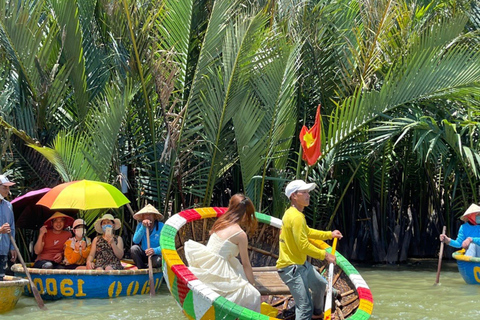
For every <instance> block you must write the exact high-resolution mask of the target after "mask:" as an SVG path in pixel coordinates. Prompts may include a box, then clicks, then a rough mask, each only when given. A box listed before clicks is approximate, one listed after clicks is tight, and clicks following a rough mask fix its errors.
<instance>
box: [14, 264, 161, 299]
mask: <svg viewBox="0 0 480 320" xmlns="http://www.w3.org/2000/svg"><path fill="white" fill-rule="evenodd" d="M31 265H32V264H29V265H27V269H28V271H29V273H30V276H31V277H32V281H33V283H35V285H36V286H37V289H38V291H39V292H40V293H41V296H42V298H43V299H45V300H58V299H62V298H74V299H102V298H116V297H123V296H133V295H137V294H148V293H150V282H149V276H148V269H138V270H111V271H104V270H65V269H37V268H30V267H29V266H31ZM12 270H13V271H14V272H15V275H16V276H19V277H26V274H25V271H24V269H23V267H22V265H21V264H15V265H13V266H12ZM153 278H154V283H155V290H158V289H159V288H160V285H161V282H162V278H163V272H162V269H160V268H154V269H153ZM27 282H28V281H27ZM31 290H32V289H31V288H30V285H28V286H27V287H25V290H24V294H25V295H27V296H33V294H32V291H31Z"/></svg>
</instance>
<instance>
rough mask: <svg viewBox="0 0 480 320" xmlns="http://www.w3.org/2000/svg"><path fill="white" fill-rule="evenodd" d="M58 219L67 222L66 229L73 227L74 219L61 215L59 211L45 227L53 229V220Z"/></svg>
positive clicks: (49, 219)
mask: <svg viewBox="0 0 480 320" xmlns="http://www.w3.org/2000/svg"><path fill="white" fill-rule="evenodd" d="M57 218H64V221H65V226H64V227H65V228H66V227H69V226H71V225H72V223H73V218H72V217H70V216H67V215H66V214H64V213H61V212H60V211H57V212H55V213H54V214H53V215H52V216H51V217H50V218H48V219H47V220H45V222H44V223H43V225H44V226H45V227H47V228H53V220H55V219H57Z"/></svg>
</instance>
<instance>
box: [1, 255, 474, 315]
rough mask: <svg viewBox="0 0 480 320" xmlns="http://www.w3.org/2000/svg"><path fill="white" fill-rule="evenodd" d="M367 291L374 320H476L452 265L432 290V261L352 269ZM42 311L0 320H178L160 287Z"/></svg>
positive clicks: (50, 304) (28, 302)
mask: <svg viewBox="0 0 480 320" xmlns="http://www.w3.org/2000/svg"><path fill="white" fill-rule="evenodd" d="M356 268H357V269H358V271H359V272H360V274H361V275H362V276H363V278H364V279H365V281H366V282H367V284H368V285H369V286H370V289H371V290H372V294H373V299H374V301H375V302H374V308H373V314H372V317H371V318H370V319H378V320H417V319H422V320H453V319H454V320H472V319H480V307H479V298H480V286H477V285H467V284H466V283H465V282H464V281H463V279H462V277H461V276H460V274H459V273H458V270H457V266H456V263H455V262H454V261H444V262H443V264H442V271H441V276H440V285H438V286H435V285H434V283H435V278H436V272H437V264H436V261H433V260H430V261H428V260H421V261H420V260H416V261H412V262H410V263H408V264H405V265H400V266H386V265H379V266H358V265H357V266H356ZM46 306H47V308H48V310H47V311H42V310H40V309H38V307H37V305H36V302H35V299H33V298H29V297H22V298H20V300H19V301H18V304H17V307H16V308H15V309H14V310H13V311H11V312H8V313H6V314H3V315H0V319H2V320H3V319H12V320H14V319H22V320H24V319H26V318H27V317H28V319H35V320H53V319H69V320H70V319H82V320H96V319H138V320H141V319H162V320H183V319H186V317H184V316H183V314H182V313H181V312H180V309H179V307H178V306H177V303H176V302H175V300H174V299H173V298H172V297H171V296H170V294H169V292H168V289H167V287H166V285H164V284H163V285H162V287H161V288H160V290H159V291H158V292H157V295H156V296H155V297H153V298H150V296H149V295H137V296H132V297H124V298H115V299H97V300H75V299H63V300H58V301H46Z"/></svg>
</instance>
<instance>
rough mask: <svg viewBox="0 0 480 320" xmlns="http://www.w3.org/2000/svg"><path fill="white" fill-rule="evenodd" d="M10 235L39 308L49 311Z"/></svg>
mask: <svg viewBox="0 0 480 320" xmlns="http://www.w3.org/2000/svg"><path fill="white" fill-rule="evenodd" d="M8 235H9V236H10V241H11V242H12V244H13V246H14V247H15V251H17V256H18V260H20V263H21V264H22V267H23V270H25V274H26V275H27V278H28V281H30V287H31V288H32V292H33V296H34V297H35V300H36V301H37V304H38V307H39V308H40V309H42V310H47V307H45V304H44V303H43V300H42V297H41V296H40V293H39V292H38V289H37V287H36V286H35V283H33V280H32V277H31V276H30V272H28V269H27V266H26V265H25V261H23V258H22V254H21V253H20V250H18V247H17V244H16V243H15V239H13V237H12V234H11V233H9V234H8Z"/></svg>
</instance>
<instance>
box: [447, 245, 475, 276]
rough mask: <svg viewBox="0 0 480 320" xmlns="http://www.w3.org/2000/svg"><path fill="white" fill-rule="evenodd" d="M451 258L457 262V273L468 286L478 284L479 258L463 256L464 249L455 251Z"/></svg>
mask: <svg viewBox="0 0 480 320" xmlns="http://www.w3.org/2000/svg"><path fill="white" fill-rule="evenodd" d="M452 257H453V258H454V259H455V260H457V266H458V271H459V272H460V274H461V275H462V277H463V280H465V282H466V283H468V284H480V258H479V257H471V256H466V255H465V249H462V250H459V251H456V252H454V253H453V254H452Z"/></svg>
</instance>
